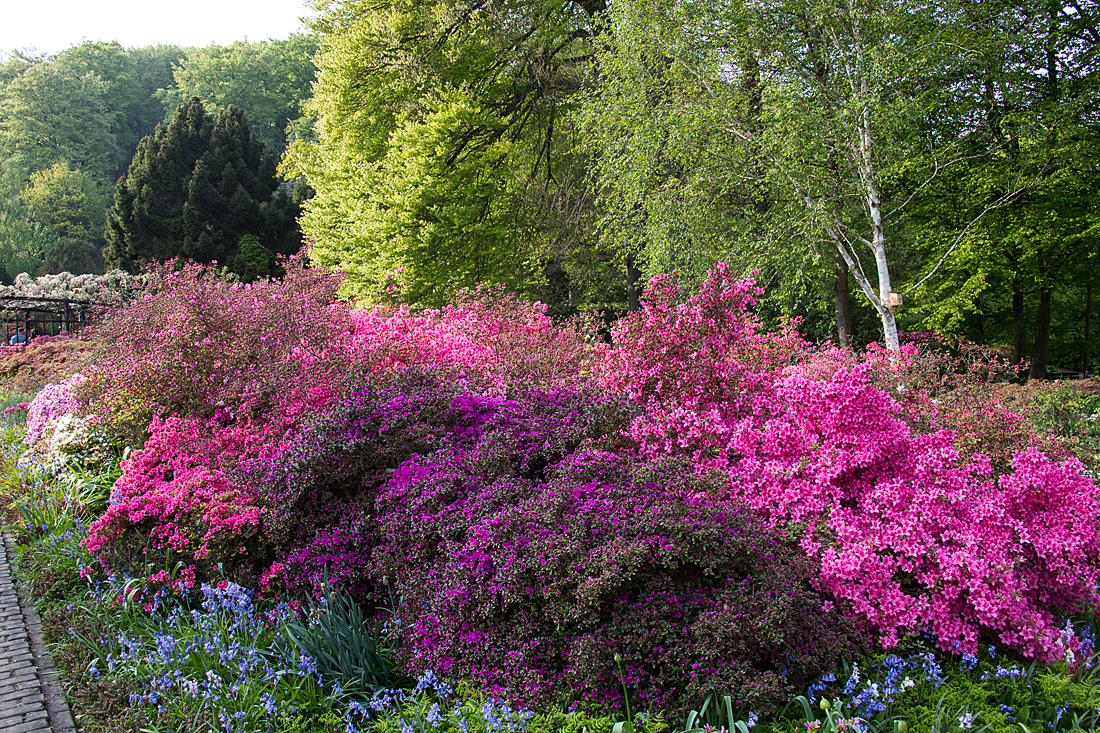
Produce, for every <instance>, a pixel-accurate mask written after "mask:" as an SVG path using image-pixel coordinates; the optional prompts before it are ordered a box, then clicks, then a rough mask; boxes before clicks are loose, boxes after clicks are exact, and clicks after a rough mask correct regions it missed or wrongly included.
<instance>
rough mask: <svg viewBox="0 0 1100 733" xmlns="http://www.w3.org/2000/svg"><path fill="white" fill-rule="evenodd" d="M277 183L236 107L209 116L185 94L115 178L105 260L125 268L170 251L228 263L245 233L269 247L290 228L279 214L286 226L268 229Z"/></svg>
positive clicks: (293, 233) (165, 255) (292, 234)
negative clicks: (182, 101) (184, 100)
mask: <svg viewBox="0 0 1100 733" xmlns="http://www.w3.org/2000/svg"><path fill="white" fill-rule="evenodd" d="M278 185H279V184H278V179H277V178H276V177H275V170H274V166H273V165H272V163H271V162H270V161H269V160H265V159H264V155H263V144H262V143H261V142H260V141H259V140H258V139H257V138H255V137H254V136H253V135H252V131H251V130H250V129H249V127H248V122H247V121H246V120H245V116H244V113H243V112H241V111H240V110H239V109H236V108H234V107H230V108H229V109H227V110H226V111H225V112H223V113H219V114H218V115H216V116H211V115H209V114H207V113H206V110H205V109H204V108H203V104H202V102H201V101H200V100H199V99H197V98H195V99H192V100H191V101H190V102H189V103H188V104H186V105H183V106H181V107H180V108H179V109H178V110H177V111H176V114H175V116H174V117H173V118H172V120H171V121H170V122H169V123H168V125H167V126H165V125H158V126H157V129H156V131H155V132H154V133H153V134H152V135H150V136H148V137H146V138H144V139H142V141H141V143H140V144H139V145H138V150H137V153H136V154H135V155H134V159H133V161H132V162H131V164H130V169H129V171H128V172H127V175H126V177H125V178H123V179H121V180H120V181H119V183H118V186H117V187H116V189H115V204H114V207H113V208H112V209H111V211H109V212H108V216H107V240H108V247H107V250H106V252H105V255H106V257H107V261H108V263H109V264H111V265H113V266H120V267H122V268H124V269H127V270H130V271H134V270H136V269H139V268H140V267H141V266H142V265H144V264H145V263H147V262H150V261H154V260H156V261H160V260H166V259H170V258H172V257H183V258H185V259H192V260H196V261H198V262H212V261H216V262H218V263H223V264H224V263H232V262H233V261H235V258H236V254H237V248H238V243H239V242H240V240H241V238H242V237H243V236H245V235H252V236H254V237H258V238H259V239H258V240H257V241H259V243H260V244H261V245H263V246H265V247H267V248H268V249H272V248H274V247H275V246H278V245H280V244H282V243H283V242H284V241H285V239H286V238H287V237H288V236H289V237H290V238H294V237H295V236H296V230H297V225H296V223H295V222H293V221H285V220H284V222H283V223H284V226H286V227H289V228H291V229H292V230H293V231H291V232H289V233H288V232H283V231H279V232H272V231H270V227H269V226H268V222H269V220H270V218H271V217H270V216H269V215H268V214H267V210H268V209H270V208H271V207H273V206H277V205H278V203H277V202H275V201H273V199H272V196H273V194H274V193H275V190H276V189H277V188H278ZM265 240H271V241H270V242H269V241H265ZM252 259H254V258H252ZM249 274H255V273H249ZM259 274H266V273H259Z"/></svg>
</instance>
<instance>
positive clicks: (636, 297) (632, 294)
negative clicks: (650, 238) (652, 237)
mask: <svg viewBox="0 0 1100 733" xmlns="http://www.w3.org/2000/svg"><path fill="white" fill-rule="evenodd" d="M641 278H642V271H641V270H639V269H638V266H637V265H636V264H635V263H634V254H633V253H628V254H627V255H626V299H627V306H626V307H627V309H628V310H632V311H638V310H641V309H642V301H641V294H640V293H639V292H638V280H640V279H641Z"/></svg>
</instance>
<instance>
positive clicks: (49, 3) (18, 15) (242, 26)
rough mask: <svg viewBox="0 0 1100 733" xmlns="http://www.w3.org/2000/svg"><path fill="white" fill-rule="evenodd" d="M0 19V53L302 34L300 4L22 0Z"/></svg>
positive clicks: (286, 0)
mask: <svg viewBox="0 0 1100 733" xmlns="http://www.w3.org/2000/svg"><path fill="white" fill-rule="evenodd" d="M7 5H9V6H10V7H5V8H4V13H3V19H2V21H0V52H2V53H3V55H4V57H10V56H11V53H12V52H13V51H17V50H20V49H30V48H32V47H33V48H34V50H35V51H36V52H37V53H39V54H41V53H48V54H51V55H52V54H56V53H58V52H59V51H63V50H64V49H66V48H68V47H69V46H74V45H77V44H80V43H82V42H83V41H85V40H88V41H118V42H119V43H120V44H122V45H123V46H124V47H126V48H136V47H140V46H155V45H157V44H161V43H164V44H172V45H176V46H209V45H211V44H219V45H228V44H230V43H232V42H233V41H244V40H248V41H263V40H266V39H269V38H280V39H281V38H286V37H288V36H289V35H291V34H292V33H298V32H302V31H304V30H306V28H305V26H304V24H303V23H302V22H301V21H300V20H299V18H300V17H303V16H310V15H312V13H313V11H311V10H310V9H309V8H306V7H305V4H304V0H190V1H189V2H186V3H181V2H161V3H150V2H148V1H147V0H29V1H28V0H24V1H23V2H16V3H8V4H7Z"/></svg>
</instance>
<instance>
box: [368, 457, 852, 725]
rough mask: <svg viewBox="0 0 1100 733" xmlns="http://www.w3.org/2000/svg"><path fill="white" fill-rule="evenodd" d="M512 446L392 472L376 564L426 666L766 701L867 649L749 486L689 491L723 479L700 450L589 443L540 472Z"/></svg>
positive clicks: (536, 695) (493, 677) (671, 702)
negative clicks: (688, 452)
mask: <svg viewBox="0 0 1100 733" xmlns="http://www.w3.org/2000/svg"><path fill="white" fill-rule="evenodd" d="M502 458H504V460H502ZM506 458H507V454H504V455H503V456H502V455H500V453H499V443H497V442H496V441H486V442H485V443H483V444H481V445H478V446H476V447H471V448H470V449H468V450H460V449H455V450H450V451H443V452H440V453H437V454H435V455H433V456H428V457H424V458H421V459H417V460H413V461H410V462H408V463H405V464H403V465H402V466H401V467H399V468H398V469H397V470H396V471H395V472H394V475H393V477H392V478H391V480H390V481H389V482H388V483H387V484H386V485H385V487H384V488H383V495H382V498H381V500H380V509H381V511H382V516H383V517H384V521H383V523H382V527H381V531H382V535H383V546H382V548H381V552H380V555H379V556H380V557H381V558H382V564H381V567H380V568H379V571H378V572H384V573H386V574H388V575H389V576H390V577H391V578H395V579H396V587H397V589H398V591H399V592H400V593H401V595H402V597H403V599H404V605H403V608H404V611H403V616H402V619H401V620H402V622H403V624H405V626H406V627H407V628H408V632H407V633H406V635H405V644H406V646H405V648H404V654H405V656H406V659H407V661H408V663H409V664H410V665H411V667H412V668H413V669H414V670H417V669H425V668H431V669H436V670H439V671H441V672H444V673H446V674H448V675H455V676H458V677H460V678H464V679H473V680H476V681H477V682H478V683H480V684H482V685H485V686H487V687H488V689H490V690H491V691H499V692H504V693H506V694H508V695H509V696H510V697H512V698H513V699H517V700H519V701H522V702H524V703H525V704H528V703H532V702H537V703H540V704H567V703H569V702H572V701H574V700H577V701H583V702H601V703H610V704H612V705H614V704H617V703H618V702H620V701H621V699H622V694H623V687H624V686H625V688H626V690H627V694H628V695H629V697H630V699H631V700H632V701H635V704H637V705H639V706H642V707H649V708H650V709H675V708H677V707H678V706H680V705H682V704H683V701H684V699H685V696H688V697H690V696H701V695H703V694H705V693H707V692H711V691H715V690H717V691H720V692H722V693H725V694H730V695H731V696H733V699H734V700H735V704H736V705H737V706H739V707H740V706H746V707H753V708H755V709H757V710H765V709H770V708H772V707H773V706H775V705H776V704H778V703H779V702H781V701H783V700H785V699H787V698H789V696H790V695H791V693H792V692H793V691H794V690H796V689H799V688H800V687H802V686H803V685H805V684H807V683H808V682H809V681H811V680H812V679H814V678H815V677H816V676H817V675H818V674H820V670H823V669H826V668H828V667H829V666H830V665H831V664H832V663H833V662H834V661H835V659H836V657H837V656H838V655H841V654H845V653H851V652H852V651H853V650H854V649H855V648H856V647H855V646H853V643H852V637H849V636H847V634H848V633H849V632H850V628H849V627H848V626H846V625H845V624H844V623H843V622H842V621H841V620H840V619H839V618H838V617H837V616H836V615H835V614H832V613H823V612H822V610H821V606H822V602H823V599H822V597H821V596H820V595H818V594H817V593H816V592H814V591H813V590H812V589H811V587H810V585H809V578H810V577H811V576H812V572H811V570H812V568H811V564H810V562H809V561H808V560H807V558H806V557H805V555H804V554H803V553H802V552H801V551H800V550H799V548H798V546H797V544H796V543H795V542H792V541H789V540H786V539H784V538H782V537H781V536H779V535H778V534H776V533H775V532H773V531H771V530H769V529H768V528H767V527H766V526H765V525H764V524H763V523H762V522H761V521H760V520H759V519H758V518H757V517H756V516H755V514H754V513H753V512H752V511H751V510H750V509H749V508H748V507H747V506H745V505H744V504H742V503H740V502H736V501H732V500H722V501H711V500H707V501H705V502H702V501H699V500H698V499H693V498H692V497H696V496H707V495H709V494H710V492H709V491H707V490H706V488H707V487H706V485H705V484H706V480H705V479H697V478H693V477H692V475H691V473H690V471H685V468H687V467H686V466H684V465H682V464H680V463H677V462H674V461H668V460H666V461H663V462H659V463H655V464H637V463H635V462H634V461H633V460H631V459H628V458H622V457H617V456H614V455H612V454H610V453H606V452H603V451H599V450H592V449H588V450H581V451H580V452H577V453H573V454H571V455H569V456H568V457H566V458H565V460H564V461H562V462H561V463H559V464H557V465H556V466H555V467H554V468H552V469H551V470H550V471H549V476H548V480H547V481H545V482H541V481H535V480H531V479H529V478H527V477H524V476H523V475H522V473H521V472H520V471H516V470H515V468H514V466H515V463H514V462H512V461H509V460H507V459H506ZM617 660H621V665H622V666H621V676H620V668H619V666H618V665H617Z"/></svg>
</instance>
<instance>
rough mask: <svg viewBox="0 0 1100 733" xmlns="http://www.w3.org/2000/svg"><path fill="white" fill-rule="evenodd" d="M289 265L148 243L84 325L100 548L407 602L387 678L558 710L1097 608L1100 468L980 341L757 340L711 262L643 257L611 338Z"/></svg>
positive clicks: (803, 669)
mask: <svg viewBox="0 0 1100 733" xmlns="http://www.w3.org/2000/svg"><path fill="white" fill-rule="evenodd" d="M287 269H288V274H287V277H286V278H284V279H283V280H281V281H277V282H276V281H273V282H263V283H256V284H253V285H251V286H242V285H231V284H228V283H225V282H223V281H221V280H220V279H219V278H218V277H217V276H216V274H215V273H212V272H211V271H209V270H207V269H204V268H200V267H198V266H186V267H183V268H182V269H178V270H171V269H167V268H166V269H164V270H161V271H159V272H158V273H154V275H153V277H152V278H151V283H150V286H149V289H148V290H147V291H146V293H145V295H144V296H143V297H142V298H141V299H138V300H136V301H134V302H133V303H131V304H130V305H127V306H124V307H122V308H120V309H119V310H118V311H116V312H115V313H114V314H113V315H112V316H111V317H110V318H109V319H108V320H106V321H105V322H104V324H103V325H102V326H101V327H100V328H99V329H98V330H97V332H96V334H95V338H97V339H98V340H99V343H100V345H101V348H100V353H101V354H102V355H103V356H102V358H101V359H99V360H98V362H97V363H96V364H95V366H94V368H93V369H90V370H89V371H88V375H87V376H88V381H87V383H86V384H85V385H84V386H83V387H82V388H81V396H82V398H83V399H86V400H87V401H88V406H87V408H86V409H87V410H88V411H89V412H90V413H92V414H95V415H98V416H101V418H102V420H103V424H104V425H107V426H108V427H110V428H111V429H114V430H117V431H119V432H120V433H123V432H128V433H129V434H131V435H133V436H135V444H142V447H141V448H140V450H137V451H135V452H134V453H133V454H132V455H131V456H130V458H129V459H128V460H127V461H126V462H124V464H123V475H122V478H121V479H120V480H119V482H118V483H117V485H116V486H115V489H114V491H113V493H112V497H111V503H110V507H109V509H108V511H107V513H106V514H105V515H104V516H103V517H102V518H101V519H100V520H99V521H97V522H96V523H95V525H93V527H92V528H91V533H90V536H89V539H88V540H87V545H88V548H89V549H90V550H91V551H92V552H93V554H94V555H95V556H96V557H98V558H99V559H100V560H101V561H102V562H104V563H107V564H108V565H111V566H115V567H118V566H124V567H126V568H128V569H130V570H131V571H135V572H142V573H144V574H145V575H146V576H147V577H148V578H150V582H151V583H158V582H163V580H164V577H165V573H166V572H167V570H171V569H172V568H173V567H183V568H185V569H186V570H185V572H186V573H187V577H188V578H195V579H198V580H203V579H208V578H210V577H211V576H212V575H213V574H214V573H216V572H221V573H224V574H226V575H227V576H229V577H231V578H234V579H237V580H241V581H245V582H248V583H252V584H258V585H260V586H261V587H263V588H265V589H266V590H267V592H269V593H289V594H296V595H303V594H310V593H316V592H318V591H319V590H320V589H321V587H322V585H323V584H324V583H329V584H331V585H334V586H337V587H340V588H342V589H344V590H346V591H348V592H350V593H352V594H353V595H354V596H356V597H357V598H358V599H359V600H360V601H361V602H364V603H368V604H374V605H375V606H376V607H382V606H389V605H390V604H391V603H392V602H393V600H394V599H401V605H400V608H399V609H396V610H398V611H399V617H400V621H401V623H400V625H399V628H400V629H401V630H402V635H403V641H404V644H403V647H402V655H403V657H402V658H403V662H404V663H405V664H406V665H407V666H408V668H409V671H410V672H414V673H419V672H421V671H424V670H426V669H429V668H431V669H434V670H436V671H438V672H446V673H449V674H452V675H456V676H459V677H466V678H471V679H475V680H478V681H479V682H481V683H483V684H485V685H487V686H489V687H492V688H494V689H499V690H501V691H504V692H507V693H508V694H509V695H511V696H512V697H513V698H514V699H517V700H524V701H536V702H554V703H560V704H568V703H571V702H574V701H576V702H582V703H600V702H608V701H612V700H618V699H619V695H620V694H621V689H622V688H623V687H624V686H625V688H626V689H627V691H628V694H629V695H631V699H632V700H638V701H639V702H640V703H644V704H647V705H653V706H670V707H675V706H677V705H679V704H681V703H683V702H684V701H685V700H687V699H689V698H691V697H692V696H695V695H700V694H703V693H705V692H710V691H717V692H720V693H721V694H730V695H731V696H732V697H733V698H734V699H735V700H737V701H738V703H740V704H743V705H745V706H749V707H753V708H757V709H766V708H767V707H768V706H770V705H772V704H774V703H776V702H778V701H779V700H780V699H782V698H783V697H784V696H789V694H790V693H791V692H792V691H793V690H795V689H797V688H798V687H799V686H801V685H803V684H805V683H806V681H808V680H809V679H810V678H811V677H813V676H814V675H816V674H818V673H819V672H820V671H821V670H824V669H827V668H829V667H830V666H831V665H832V664H833V663H834V661H835V658H836V657H837V656H838V655H842V654H846V653H850V652H852V651H853V650H854V649H856V648H857V646H858V645H859V644H861V643H865V640H866V637H864V636H861V634H864V633H866V632H867V631H868V630H870V631H871V632H873V637H874V639H876V640H877V641H878V642H879V643H881V644H882V645H884V646H890V645H893V644H896V643H898V642H899V641H901V640H903V639H905V638H908V637H915V636H921V635H926V634H927V635H930V636H931V638H933V639H934V641H935V643H936V644H938V645H939V646H940V647H941V648H943V649H945V650H948V651H958V652H964V651H965V652H970V653H973V652H975V651H976V649H977V644H978V643H979V641H995V642H996V643H997V644H998V645H1003V646H1006V647H1008V648H1011V649H1013V650H1015V651H1016V652H1018V653H1020V654H1023V655H1026V656H1029V657H1034V658H1037V659H1041V660H1054V659H1062V658H1066V657H1067V656H1068V654H1067V653H1068V652H1071V651H1075V650H1074V649H1072V647H1067V645H1072V644H1074V643H1075V642H1073V641H1072V640H1070V641H1066V638H1065V637H1063V635H1062V634H1061V633H1060V624H1061V623H1062V619H1063V618H1064V617H1065V616H1067V615H1069V614H1072V613H1074V612H1077V611H1081V610H1095V609H1096V606H1097V587H1098V586H1097V584H1098V583H1100V577H1098V573H1100V529H1098V521H1100V493H1098V489H1097V486H1096V484H1095V483H1094V482H1092V481H1090V480H1088V479H1087V478H1085V477H1084V476H1083V475H1082V473H1081V470H1080V469H1081V467H1080V464H1078V463H1076V462H1075V461H1073V460H1071V459H1065V458H1063V457H1062V456H1059V455H1057V454H1053V453H1049V452H1044V451H1043V450H1042V446H1043V443H1042V442H1041V441H1040V440H1038V439H1037V437H1036V436H1035V435H1034V434H1033V433H1032V432H1031V430H1030V428H1029V427H1028V424H1027V423H1026V422H1025V421H1023V420H1022V419H1020V418H1019V417H1018V416H1016V415H1014V414H1012V413H1010V412H1008V411H1006V410H1003V409H1001V408H998V407H996V406H995V405H990V404H988V402H987V401H985V400H984V399H983V398H980V397H979V396H978V395H980V394H984V393H983V392H981V389H980V388H981V387H982V386H983V385H982V383H983V381H987V380H989V379H991V378H995V376H996V375H995V374H993V373H991V372H989V371H988V370H985V371H983V369H985V368H984V367H982V366H981V364H978V363H977V362H975V363H974V364H971V365H969V366H968V367H967V369H968V371H965V372H959V371H956V370H955V367H954V366H952V365H950V364H947V363H946V362H943V361H942V360H941V361H936V359H940V357H938V356H936V357H935V358H933V357H932V356H930V355H929V354H930V352H928V351H924V350H922V348H921V347H917V346H907V347H906V350H905V351H904V352H903V353H901V354H893V353H889V352H883V351H882V350H871V351H869V352H868V353H867V354H864V355H855V354H851V353H848V352H843V351H840V350H837V349H833V348H818V347H814V346H812V345H810V344H808V343H807V342H805V341H804V340H803V339H801V338H800V337H799V335H798V334H797V332H796V330H795V328H794V327H793V325H791V326H788V327H786V328H784V329H781V330H780V331H778V332H774V333H773V332H766V331H764V330H763V329H761V328H760V326H759V324H758V323H757V321H756V319H755V317H754V316H753V314H752V311H751V307H752V304H753V298H754V296H755V295H756V294H757V293H758V291H757V290H756V289H755V287H754V285H753V284H752V283H751V282H749V281H741V280H736V279H734V278H732V277H730V275H729V272H728V269H727V268H725V267H724V266H717V267H716V268H715V269H714V270H713V271H712V272H711V274H710V276H709V277H708V278H707V280H706V282H705V283H704V284H703V285H702V286H701V288H700V289H699V291H698V292H696V293H692V294H687V293H683V292H681V291H680V289H679V288H678V287H677V286H676V283H675V280H674V279H673V278H671V277H667V276H662V277H659V278H657V279H655V280H654V281H653V282H652V283H651V285H650V288H649V290H648V291H647V293H646V299H645V301H644V304H643V308H642V309H641V310H640V311H638V312H635V313H631V314H628V315H627V316H626V317H624V318H622V319H621V320H620V321H619V322H618V323H617V324H616V325H615V326H614V328H613V329H612V339H611V342H610V343H602V342H599V340H598V339H594V338H593V337H592V333H593V331H592V330H591V329H588V328H586V327H584V326H583V324H580V323H568V324H558V323H556V322H554V321H553V320H552V319H550V318H548V317H547V316H546V314H545V309H544V308H542V307H541V306H538V305H537V304H535V305H530V304H524V303H521V302H519V301H518V300H516V299H514V298H512V297H510V296H506V295H504V294H503V293H500V292H499V291H495V290H492V289H482V290H479V291H474V292H472V293H467V294H465V295H463V296H462V298H461V299H460V300H459V301H458V302H456V303H455V304H453V305H452V306H449V307H447V308H444V309H443V310H441V311H438V312H434V311H433V312H411V311H409V310H408V309H406V308H390V309H376V310H373V311H361V310H355V309H353V308H352V307H351V306H349V304H346V303H340V302H338V301H336V300H335V292H336V290H337V287H338V285H339V281H338V278H336V277H334V276H331V275H329V274H326V273H324V272H321V271H317V270H311V269H309V268H307V267H305V266H304V265H303V264H302V263H300V262H298V263H291V265H290V266H288V268H287ZM945 364H947V366H946V367H945V366H944V365H945ZM960 374H964V375H968V376H966V377H965V378H958V377H959V375H960ZM857 630H859V631H858V633H857ZM616 660H621V667H620V662H618V661H616Z"/></svg>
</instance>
